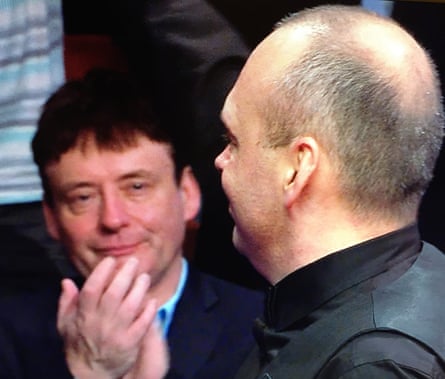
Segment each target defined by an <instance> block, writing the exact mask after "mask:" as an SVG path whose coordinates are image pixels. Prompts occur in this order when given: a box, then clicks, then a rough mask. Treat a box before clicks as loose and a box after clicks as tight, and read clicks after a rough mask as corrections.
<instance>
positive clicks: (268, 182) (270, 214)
mask: <svg viewBox="0 0 445 379" xmlns="http://www.w3.org/2000/svg"><path fill="white" fill-rule="evenodd" d="M258 77H259V76H258V72H257V71H256V70H255V65H252V64H249V62H248V63H247V64H246V66H245V67H244V69H243V72H242V73H241V75H240V77H239V79H238V81H237V82H236V84H235V86H234V88H233V89H232V91H231V92H230V94H229V96H228V97H227V99H226V101H225V104H224V108H223V110H222V113H221V118H222V120H223V122H224V125H225V127H226V134H227V137H228V144H227V146H226V148H225V149H224V151H222V152H221V153H220V154H219V156H218V157H217V158H216V160H215V166H216V167H217V168H218V169H219V170H220V171H221V182H222V186H223V188H224V191H225V193H226V195H227V197H228V199H229V203H230V208H229V211H230V213H231V216H232V218H233V219H234V221H235V228H234V232H233V242H234V245H235V247H236V248H237V249H238V250H239V251H240V252H242V253H243V254H245V255H246V256H247V257H248V258H249V260H250V262H251V263H252V264H253V266H254V267H255V268H256V269H257V270H258V271H259V272H260V273H262V270H261V268H260V267H259V265H260V264H261V262H262V261H264V257H262V254H263V253H264V252H265V251H267V250H268V246H270V245H271V244H272V245H273V244H274V237H275V236H277V235H278V233H276V228H277V227H280V225H279V224H278V223H279V220H280V217H279V216H278V214H279V213H280V212H282V210H283V208H282V204H281V198H280V194H281V193H282V188H281V187H280V177H279V170H278V169H277V168H278V167H279V165H278V164H277V163H278V162H279V159H280V158H279V151H278V150H276V149H272V148H269V147H267V146H266V145H267V143H266V139H265V133H264V130H265V128H266V126H265V120H264V117H263V113H262V112H261V105H262V104H263V97H262V96H263V91H264V88H262V87H261V83H260V81H259V80H255V79H254V78H258Z"/></svg>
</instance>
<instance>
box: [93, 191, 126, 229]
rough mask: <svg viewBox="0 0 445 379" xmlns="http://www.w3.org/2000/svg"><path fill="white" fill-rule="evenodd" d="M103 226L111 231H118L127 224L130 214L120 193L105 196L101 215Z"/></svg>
mask: <svg viewBox="0 0 445 379" xmlns="http://www.w3.org/2000/svg"><path fill="white" fill-rule="evenodd" d="M100 222H101V226H102V227H103V228H105V229H107V230H110V231H116V230H119V229H120V228H122V227H123V226H125V225H127V224H128V222H129V214H128V212H127V209H126V206H125V201H124V199H121V198H120V196H119V195H118V194H115V193H108V194H105V195H104V196H103V199H102V207H101V215H100Z"/></svg>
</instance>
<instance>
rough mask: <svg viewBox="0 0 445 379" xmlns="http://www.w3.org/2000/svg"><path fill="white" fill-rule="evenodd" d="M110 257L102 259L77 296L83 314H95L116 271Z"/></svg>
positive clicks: (113, 261) (112, 259)
mask: <svg viewBox="0 0 445 379" xmlns="http://www.w3.org/2000/svg"><path fill="white" fill-rule="evenodd" d="M116 264H117V263H116V260H115V259H114V258H112V257H106V258H104V259H102V260H101V261H100V262H99V264H98V265H97V266H96V267H95V268H94V270H93V272H92V273H91V275H90V276H89V277H88V278H87V280H86V281H85V283H84V285H83V287H82V291H81V292H80V296H79V307H80V309H81V310H82V311H83V312H95V311H96V310H97V307H98V305H99V302H100V300H101V297H102V295H103V293H104V292H105V291H106V289H107V287H108V285H109V283H110V281H111V280H112V277H113V273H114V271H115V269H116Z"/></svg>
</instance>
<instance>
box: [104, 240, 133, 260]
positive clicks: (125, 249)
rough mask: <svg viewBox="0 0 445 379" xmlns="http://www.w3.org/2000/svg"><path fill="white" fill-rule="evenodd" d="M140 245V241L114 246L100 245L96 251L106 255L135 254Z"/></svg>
mask: <svg viewBox="0 0 445 379" xmlns="http://www.w3.org/2000/svg"><path fill="white" fill-rule="evenodd" d="M138 246H139V243H134V244H127V245H112V246H104V247H99V248H97V249H96V251H97V252H98V253H99V254H101V255H104V256H110V257H120V256H124V255H130V254H133V253H134V252H135V251H136V249H137V247H138Z"/></svg>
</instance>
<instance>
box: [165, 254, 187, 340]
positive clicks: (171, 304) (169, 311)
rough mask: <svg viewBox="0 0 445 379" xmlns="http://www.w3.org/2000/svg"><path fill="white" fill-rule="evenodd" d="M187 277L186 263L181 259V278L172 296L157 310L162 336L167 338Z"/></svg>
mask: <svg viewBox="0 0 445 379" xmlns="http://www.w3.org/2000/svg"><path fill="white" fill-rule="evenodd" d="M187 275H188V263H187V261H186V260H185V259H184V258H182V269H181V277H180V278H179V283H178V286H177V287H176V291H175V293H174V294H173V296H172V297H171V298H170V299H169V300H167V302H165V303H164V304H163V305H162V306H161V307H160V308H159V309H158V321H159V324H160V325H161V328H162V332H163V335H164V336H167V334H168V330H169V328H170V324H171V322H172V319H173V315H174V313H175V309H176V305H177V304H178V301H179V299H180V298H181V295H182V292H183V291H184V286H185V282H186V281H187Z"/></svg>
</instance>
